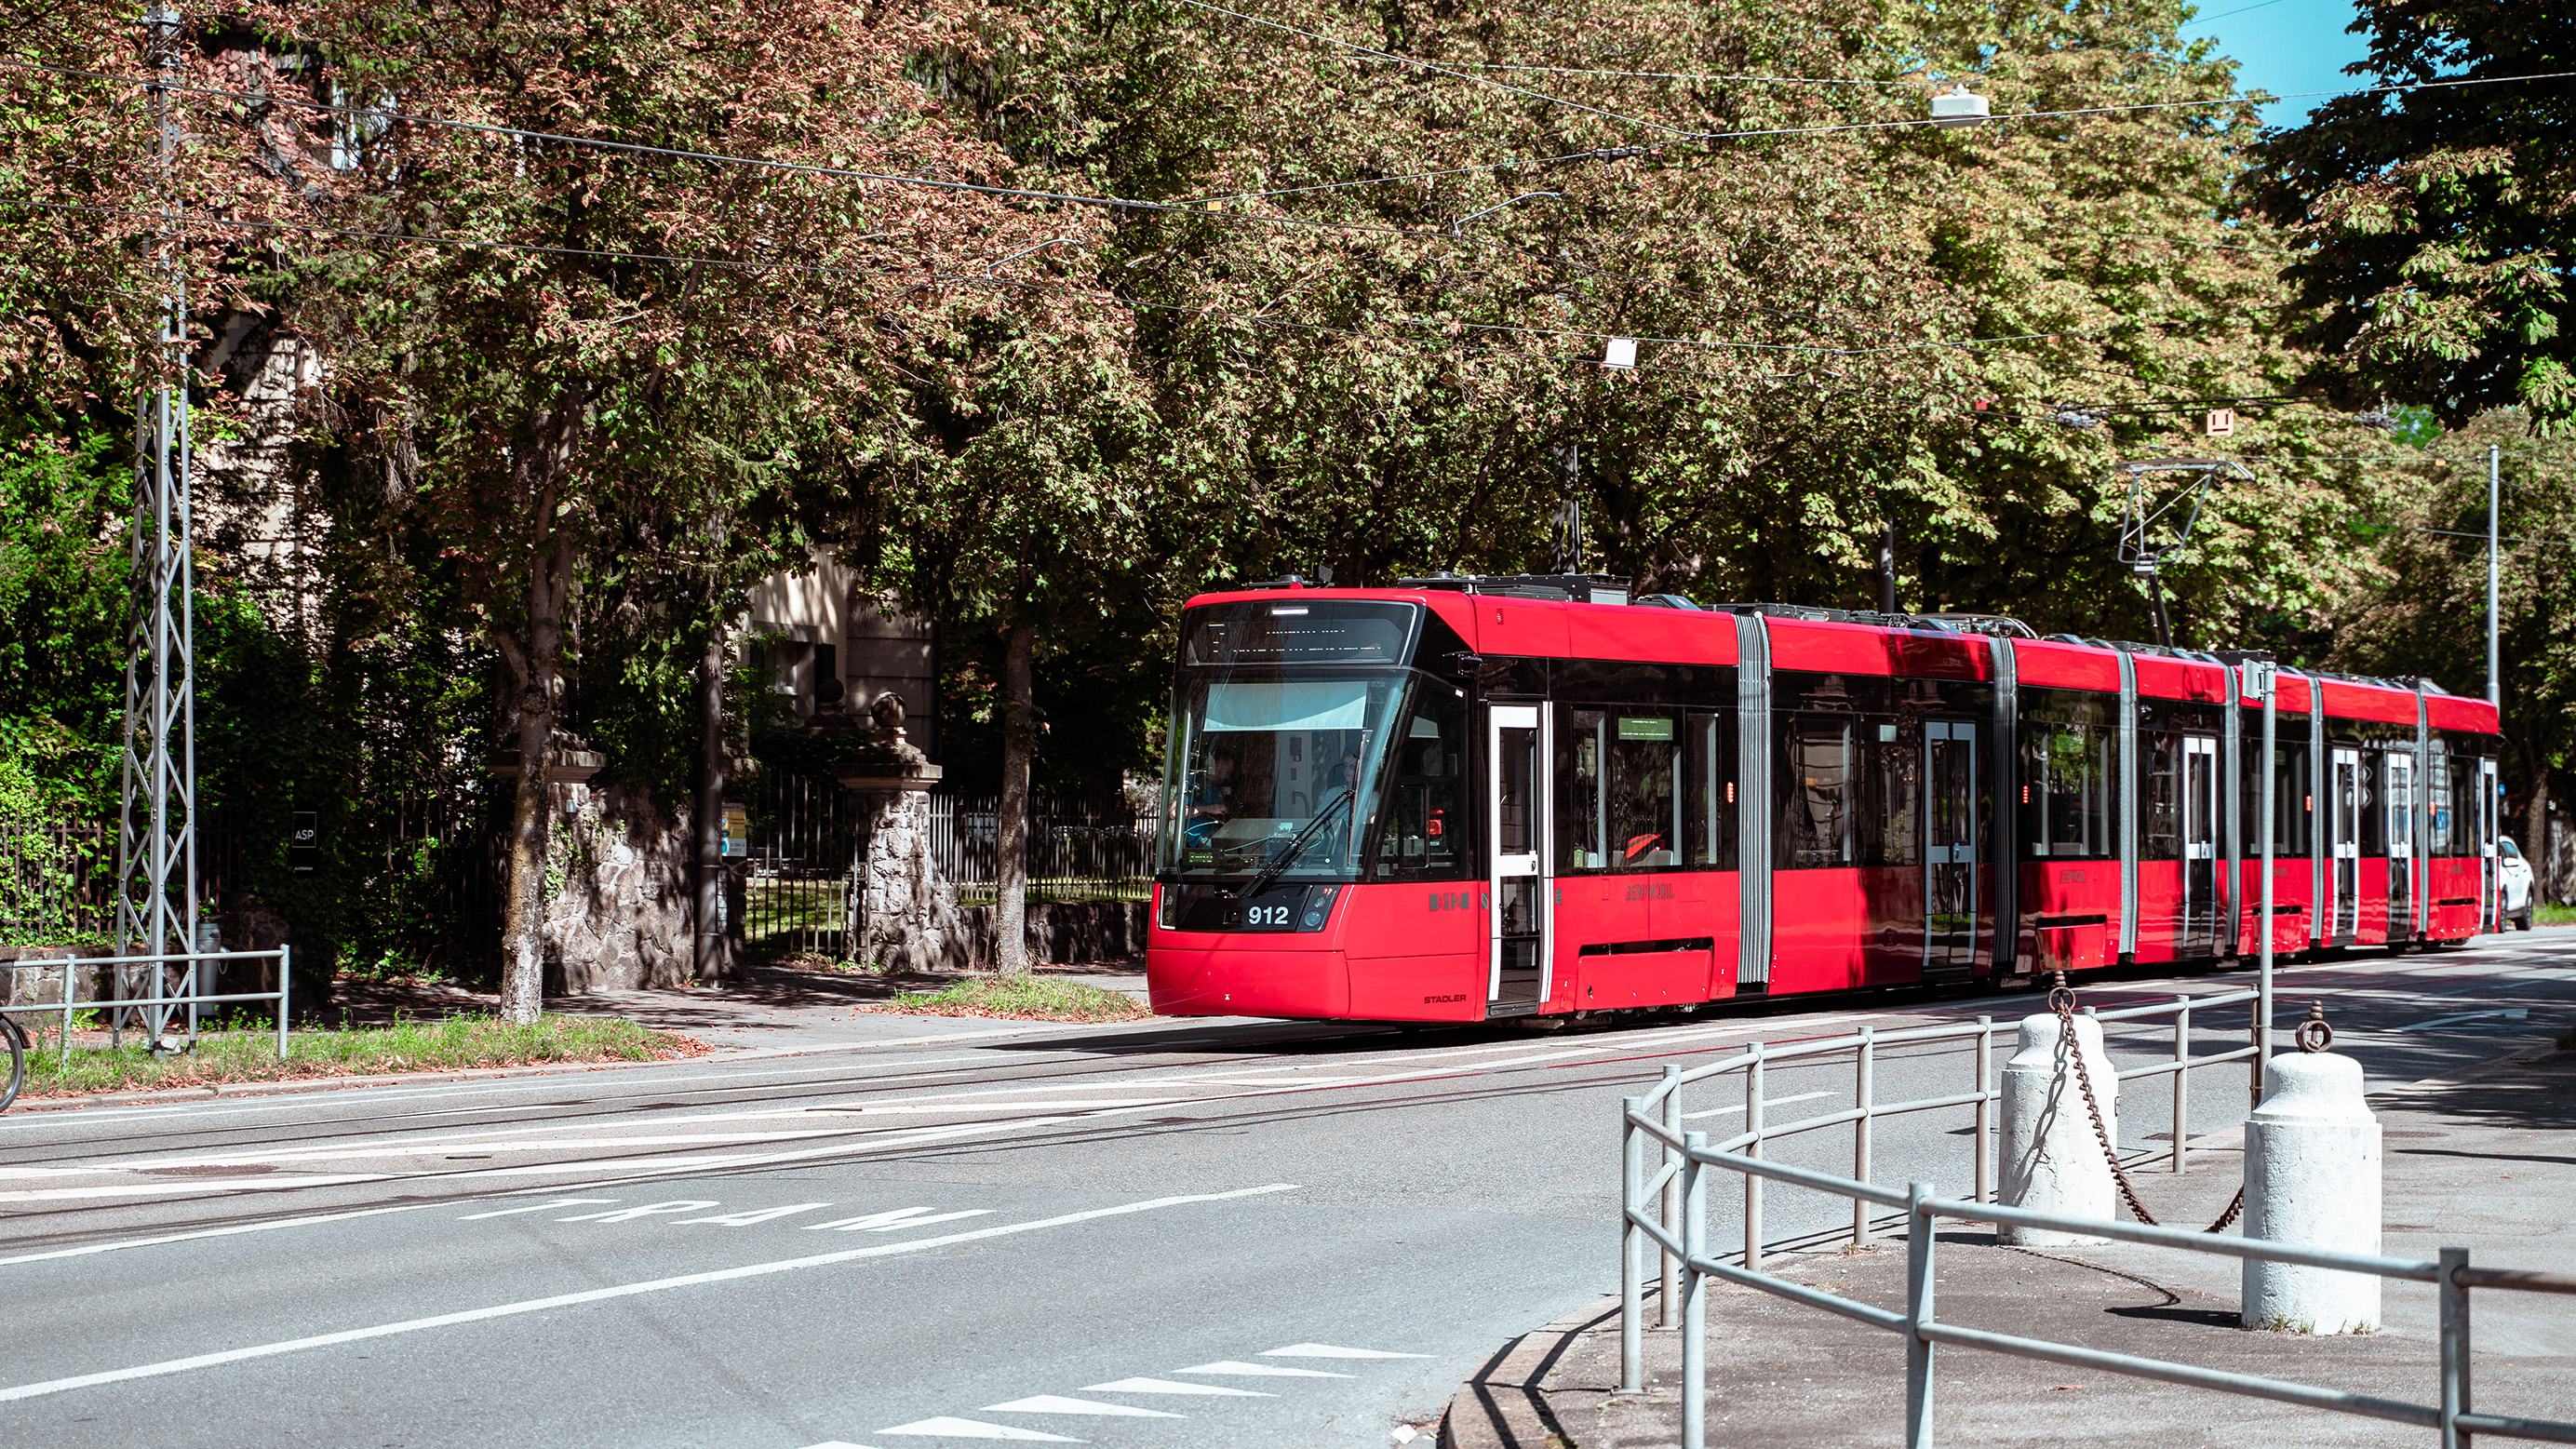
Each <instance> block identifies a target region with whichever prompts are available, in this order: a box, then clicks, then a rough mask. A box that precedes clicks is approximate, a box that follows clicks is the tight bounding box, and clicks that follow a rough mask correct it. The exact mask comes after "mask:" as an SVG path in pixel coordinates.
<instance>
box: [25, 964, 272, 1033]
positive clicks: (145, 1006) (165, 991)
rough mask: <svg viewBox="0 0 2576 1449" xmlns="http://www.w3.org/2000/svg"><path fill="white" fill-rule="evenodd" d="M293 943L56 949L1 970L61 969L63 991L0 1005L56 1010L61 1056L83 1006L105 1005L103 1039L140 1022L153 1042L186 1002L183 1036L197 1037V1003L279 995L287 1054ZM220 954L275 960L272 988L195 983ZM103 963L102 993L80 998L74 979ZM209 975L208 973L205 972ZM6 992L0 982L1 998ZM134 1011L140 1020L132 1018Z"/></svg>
mask: <svg viewBox="0 0 2576 1449" xmlns="http://www.w3.org/2000/svg"><path fill="white" fill-rule="evenodd" d="M293 954H294V948H293V947H292V946H279V947H277V948H276V949H274V950H269V951H187V952H174V953H170V954H166V955H145V956H62V957H56V958H53V959H51V960H32V959H31V960H23V961H11V962H6V963H0V973H9V974H14V973H17V972H20V971H60V972H61V973H63V985H62V993H61V999H60V1000H57V1001H44V1002H18V1003H16V1004H11V1005H5V1006H0V1011H5V1013H6V1014H7V1015H9V1016H11V1017H19V1016H44V1015H52V1016H60V1017H61V1018H62V1023H61V1026H60V1032H59V1035H60V1042H59V1045H60V1049H61V1052H62V1057H63V1060H65V1061H69V1060H70V1059H71V1054H72V1017H73V1016H74V1015H76V1014H77V1013H80V1012H84V1011H95V1012H103V1013H105V1014H106V1016H107V1020H108V1029H109V1032H110V1038H109V1044H110V1045H111V1046H122V1045H123V1044H124V1034H125V1032H127V1031H128V1030H136V1029H138V1028H139V1030H140V1031H141V1033H142V1035H143V1036H144V1038H145V1040H146V1041H149V1042H156V1043H157V1042H158V1041H160V1040H161V1037H162V1034H163V1033H164V1032H165V1031H166V1030H167V1029H168V1027H169V1024H170V1022H171V1021H172V1020H173V1019H175V1018H177V1017H178V1015H179V1013H180V1011H181V1010H182V1009H184V1010H185V1011H186V1013H187V1015H186V1018H185V1019H186V1021H187V1033H188V1040H189V1041H191V1042H193V1041H195V1040H196V1038H197V1023H198V1017H199V1012H200V1009H201V1008H204V1007H209V1006H230V1005H236V1004H242V1003H249V1002H259V1001H274V1002H276V1003H277V1054H278V1056H279V1057H280V1058H281V1059H282V1058H284V1057H285V1056H286V1022H287V1017H288V1015H289V1013H290V1011H291V1003H290V997H291V996H292V994H293V992H294V989H295V974H294V971H293V968H292V960H293ZM222 961H245V962H247V961H274V962H276V963H277V989H276V990H275V991H231V992H216V991H206V990H200V989H199V987H200V985H201V984H203V983H202V982H201V980H200V972H202V971H204V970H205V968H207V967H209V966H212V965H213V964H215V963H217V962H222ZM172 967H175V968H177V970H176V973H175V974H176V975H177V976H178V978H179V984H178V987H177V988H176V989H175V990H174V989H170V986H169V981H168V977H169V976H170V975H171V974H173V973H172V972H171V970H170V969H169V968H172ZM100 968H105V970H104V972H103V973H102V974H101V975H100V976H99V977H98V979H99V980H100V981H101V982H103V983H104V984H105V985H106V987H107V994H106V995H104V996H93V997H89V998H87V999H83V998H82V996H81V995H80V983H81V981H82V980H83V979H84V978H85V977H87V976H88V975H89V974H90V973H92V972H97V971H99V970H100ZM206 979H207V980H209V981H210V980H211V974H209V975H208V976H207V978H206ZM10 995H11V993H10V991H9V990H8V989H7V988H6V987H0V1003H6V1002H8V1000H9V997H10ZM138 1017H139V1018H140V1021H139V1022H138V1021H137V1020H136V1019H137V1018H138Z"/></svg>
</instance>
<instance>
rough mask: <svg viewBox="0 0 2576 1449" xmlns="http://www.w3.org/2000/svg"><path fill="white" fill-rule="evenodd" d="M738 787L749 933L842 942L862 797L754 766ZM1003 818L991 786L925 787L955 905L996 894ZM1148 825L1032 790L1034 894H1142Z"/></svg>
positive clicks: (781, 946) (1115, 806)
mask: <svg viewBox="0 0 2576 1449" xmlns="http://www.w3.org/2000/svg"><path fill="white" fill-rule="evenodd" d="M740 794H741V795H742V796H743V797H744V814H745V817H746V822H745V823H746V825H747V826H748V838H747V840H746V841H745V844H744V851H743V855H744V859H745V862H746V863H747V864H748V866H749V867H750V869H749V879H748V880H747V881H746V882H745V883H744V888H743V934H744V938H745V944H746V945H748V946H750V947H752V948H753V949H768V950H777V951H820V952H826V953H835V954H837V953H838V952H840V951H841V950H842V949H844V943H845V942H846V941H847V939H848V935H847V933H848V929H849V911H850V872H851V868H852V866H853V863H854V862H855V861H856V860H857V859H858V858H859V853H860V852H861V851H862V850H864V849H865V845H866V843H865V842H864V841H863V840H862V839H860V832H861V830H862V829H863V827H864V825H865V820H866V817H865V814H864V812H863V808H862V807H861V806H860V805H859V804H858V802H856V801H855V800H853V799H852V797H851V796H850V794H849V792H848V791H845V790H843V789H841V788H840V786H839V785H838V784H836V783H834V782H831V781H827V780H814V779H810V778H806V777H801V776H794V775H783V774H782V775H765V776H761V777H757V778H755V779H753V780H752V781H750V782H749V783H748V784H747V785H745V786H744V787H743V788H742V790H741V791H740ZM1000 820H1001V801H1000V800H999V799H998V798H996V797H993V796H989V795H985V796H974V795H946V794H934V795H932V796H931V797H930V849H931V855H932V857H933V859H935V860H936V861H937V862H938V865H939V872H940V875H941V877H942V878H943V879H945V880H946V881H947V882H948V883H949V884H950V885H952V886H954V887H955V888H956V891H957V901H958V904H960V905H966V906H978V905H991V904H992V903H993V902H994V900H995V898H996V896H997V894H998V891H999V887H998V882H997V879H996V878H997V877H998V875H999V874H1000V863H1001V828H1000ZM1155 825H1156V817H1155V816H1154V815H1153V814H1151V813H1150V812H1147V813H1139V812H1137V811H1135V810H1132V809H1130V808H1128V807H1127V806H1126V805H1125V804H1123V803H1113V802H1093V801H1082V800H1063V799H1050V798H1047V797H1044V796H1039V797H1035V798H1033V799H1031V800H1030V802H1029V861H1028V871H1029V894H1028V898H1029V900H1030V901H1031V902H1041V901H1065V902H1081V901H1118V900H1130V901H1135V900H1144V899H1146V897H1147V896H1148V895H1149V894H1150V892H1151V891H1152V888H1153V879H1154V829H1155Z"/></svg>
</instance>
